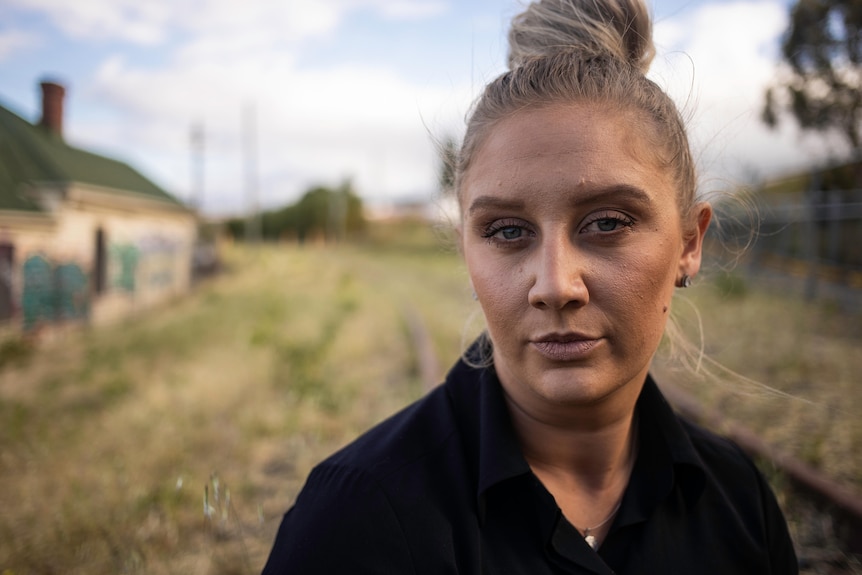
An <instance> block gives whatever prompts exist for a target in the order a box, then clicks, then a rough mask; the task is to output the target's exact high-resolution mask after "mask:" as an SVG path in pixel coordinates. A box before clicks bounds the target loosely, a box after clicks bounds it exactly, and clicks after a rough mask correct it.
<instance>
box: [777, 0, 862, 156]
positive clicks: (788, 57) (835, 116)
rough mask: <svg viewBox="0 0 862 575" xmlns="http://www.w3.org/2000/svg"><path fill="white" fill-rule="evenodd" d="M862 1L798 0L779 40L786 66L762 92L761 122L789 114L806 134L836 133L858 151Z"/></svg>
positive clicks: (861, 139) (861, 118) (860, 149)
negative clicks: (788, 25)
mask: <svg viewBox="0 0 862 575" xmlns="http://www.w3.org/2000/svg"><path fill="white" fill-rule="evenodd" d="M860 28H862V0H797V3H796V5H795V6H793V7H792V8H791V12H790V28H789V29H788V31H787V32H786V34H785V36H784V39H783V41H782V45H781V50H782V59H783V61H784V63H785V64H786V66H785V67H784V68H783V70H782V74H781V77H780V78H779V80H778V81H777V82H776V83H775V84H774V85H773V86H772V87H770V88H769V89H768V90H767V91H766V98H765V105H764V108H763V121H764V122H765V123H766V124H767V125H769V126H771V127H775V126H776V125H777V124H778V122H779V120H780V116H781V115H783V114H786V113H789V114H790V115H792V116H793V117H794V118H795V119H796V121H797V122H798V123H799V125H800V126H801V127H802V129H804V130H813V131H818V132H827V131H831V130H836V131H837V132H838V133H840V134H841V135H842V136H843V137H844V139H845V140H846V141H847V143H848V144H850V146H851V148H852V149H853V150H854V152H855V153H856V154H859V153H860V152H862V146H860V143H862V33H860Z"/></svg>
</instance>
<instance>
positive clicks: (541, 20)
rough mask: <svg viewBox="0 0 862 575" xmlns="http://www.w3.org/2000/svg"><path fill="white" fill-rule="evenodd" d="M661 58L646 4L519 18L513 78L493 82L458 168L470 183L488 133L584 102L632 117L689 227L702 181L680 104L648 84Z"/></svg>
mask: <svg viewBox="0 0 862 575" xmlns="http://www.w3.org/2000/svg"><path fill="white" fill-rule="evenodd" d="M654 55H655V47H654V45H653V41H652V22H651V20H650V16H649V12H648V10H647V7H646V5H645V4H644V2H643V0H541V1H539V2H533V3H531V4H530V5H529V6H528V7H527V8H526V10H525V11H524V12H522V13H521V14H519V15H517V16H515V18H514V19H513V20H512V25H511V29H510V31H509V59H508V60H509V67H510V69H509V71H508V72H505V73H504V74H502V75H500V76H499V77H497V78H496V79H494V80H493V81H491V82H490V83H489V84H488V85H487V86H486V87H485V90H484V92H483V93H482V95H481V96H480V97H479V99H478V100H477V101H476V103H475V104H474V106H473V109H472V112H471V114H470V116H469V119H468V121H467V130H466V133H465V136H464V141H463V143H462V145H461V148H460V152H459V154H458V157H457V161H456V165H455V190H456V192H457V194H458V197H459V199H460V198H461V195H462V194H461V185H462V183H463V181H464V175H465V174H466V172H467V171H468V170H469V169H470V165H471V163H472V159H473V156H474V155H475V153H476V151H477V150H478V149H479V147H480V146H481V145H482V143H483V142H484V140H485V138H486V137H487V135H488V133H489V132H490V130H491V129H492V128H493V126H494V125H495V124H496V123H497V122H499V121H500V120H502V119H504V118H506V117H507V116H510V115H512V114H514V113H516V112H517V111H519V110H522V109H525V108H535V107H542V106H548V105H553V104H565V103H574V102H586V103H591V104H598V105H602V106H608V107H609V108H611V109H612V110H616V111H620V112H622V111H629V112H634V114H627V116H628V117H630V118H635V120H633V122H634V123H635V124H636V125H635V124H633V127H635V128H637V129H639V132H640V134H641V135H643V136H644V137H647V138H649V139H650V144H651V145H650V149H651V150H654V154H655V158H654V159H655V160H656V162H657V165H658V166H660V167H661V168H666V169H668V170H670V173H671V174H672V176H673V178H674V183H675V185H676V189H677V200H678V204H679V208H680V214H681V216H682V218H683V222H684V223H686V224H690V222H691V217H690V216H691V215H692V208H693V206H694V205H695V188H696V185H697V179H696V175H695V168H694V161H693V159H692V155H691V151H690V148H689V143H688V136H687V134H686V130H685V125H684V123H683V120H682V118H681V117H680V114H679V111H678V110H677V108H676V105H675V104H674V102H673V101H672V100H671V99H670V97H669V96H668V95H667V94H665V92H664V91H663V90H662V89H661V88H660V87H659V86H658V85H656V84H655V83H654V82H652V81H651V80H649V79H647V78H646V75H645V74H646V72H647V70H648V69H649V64H650V62H651V61H652V59H653V56H654Z"/></svg>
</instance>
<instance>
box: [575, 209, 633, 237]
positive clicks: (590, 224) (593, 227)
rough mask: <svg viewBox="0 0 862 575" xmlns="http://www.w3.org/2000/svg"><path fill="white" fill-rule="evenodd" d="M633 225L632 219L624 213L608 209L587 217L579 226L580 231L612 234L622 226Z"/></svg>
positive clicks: (620, 229)
mask: <svg viewBox="0 0 862 575" xmlns="http://www.w3.org/2000/svg"><path fill="white" fill-rule="evenodd" d="M633 225H634V220H632V219H631V218H630V217H628V216H626V215H625V214H623V213H619V212H610V211H608V212H604V213H600V214H596V216H595V217H593V218H591V219H589V220H588V221H587V222H586V223H585V224H584V227H583V228H581V230H580V233H582V234H586V233H594V234H595V233H598V234H612V233H614V232H620V231H622V229H623V228H630V227H632V226H633Z"/></svg>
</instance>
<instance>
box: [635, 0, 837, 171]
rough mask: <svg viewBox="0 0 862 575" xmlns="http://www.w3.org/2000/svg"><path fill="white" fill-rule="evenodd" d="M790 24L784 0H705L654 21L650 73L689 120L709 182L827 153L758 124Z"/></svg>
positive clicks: (791, 134)
mask: <svg viewBox="0 0 862 575" xmlns="http://www.w3.org/2000/svg"><path fill="white" fill-rule="evenodd" d="M787 22H788V13H787V5H786V3H785V2H783V1H779V0H771V1H762V0H752V1H748V2H743V1H739V2H727V3H725V2H715V3H708V4H703V5H701V6H699V7H698V8H695V9H693V10H690V11H688V12H685V13H682V14H680V15H679V16H677V17H673V18H668V19H665V20H662V21H659V22H658V23H657V24H656V27H655V41H656V45H657V49H658V57H657V58H656V61H655V63H654V65H653V70H652V71H651V77H652V78H653V79H655V80H656V81H657V82H658V83H659V85H661V86H663V87H665V88H666V89H667V90H668V92H669V93H670V94H671V96H672V97H673V98H674V99H675V100H676V101H677V103H678V105H679V106H680V108H681V110H682V112H683V116H684V117H686V118H687V119H688V120H689V121H688V126H689V134H690V138H691V140H692V147H693V148H694V151H695V154H696V156H697V157H698V158H699V162H700V168H701V172H702V174H703V178H702V181H704V182H707V183H708V184H709V185H712V186H727V185H733V184H734V183H739V182H741V181H743V180H746V179H751V178H758V177H763V176H768V175H775V174H776V173H777V172H783V171H787V170H790V169H794V168H795V169H799V168H800V167H804V166H805V165H807V163H808V162H810V160H811V159H812V158H815V159H816V158H822V157H824V155H825V154H826V153H827V152H826V149H825V147H824V146H823V145H820V146H817V145H814V144H813V143H812V139H811V138H807V137H806V138H803V137H800V135H799V133H798V131H797V130H794V129H787V128H785V129H782V130H778V131H772V130H770V129H769V128H767V127H766V126H765V125H764V124H763V123H762V122H761V121H760V111H761V109H762V106H763V94H764V91H765V89H766V87H767V86H768V85H769V83H770V82H771V81H772V80H773V79H774V76H775V73H776V66H777V62H778V59H779V52H778V48H779V42H780V37H781V35H782V33H783V32H784V30H785V29H786V26H787Z"/></svg>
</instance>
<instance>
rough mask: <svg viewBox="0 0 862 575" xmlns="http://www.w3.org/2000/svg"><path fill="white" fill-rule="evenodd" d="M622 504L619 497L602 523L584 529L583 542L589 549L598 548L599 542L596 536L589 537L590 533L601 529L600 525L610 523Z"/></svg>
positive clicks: (621, 499)
mask: <svg viewBox="0 0 862 575" xmlns="http://www.w3.org/2000/svg"><path fill="white" fill-rule="evenodd" d="M622 504H623V498H622V497H620V500H619V501H617V504H616V506H615V507H614V508H613V510H612V511H611V512H610V513H609V514H608V516H607V517H605V519H604V521H602V522H601V523H599V524H598V525H593V526H592V527H587V528H585V529H584V541H586V542H587V545H589V546H590V547H592V548H593V549H594V550H595V549H598V548H599V541H598V539H596V536H595V535H591V534H590V533H591V532H592V531H595V530H596V529H598V528H599V527H601V526H602V525H604V524H605V523H607V522H608V521H610V520H611V519H612V518H613V516H614V515H616V514H617V511H619V510H620V506H621V505H622Z"/></svg>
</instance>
